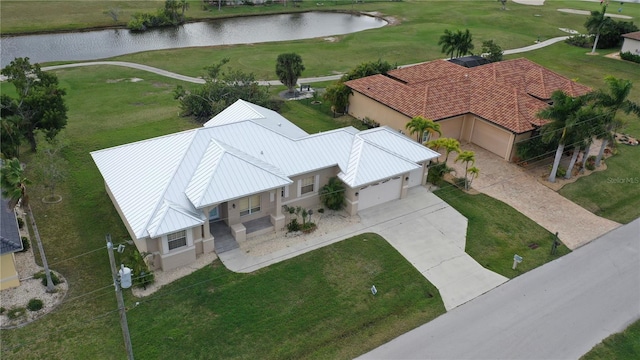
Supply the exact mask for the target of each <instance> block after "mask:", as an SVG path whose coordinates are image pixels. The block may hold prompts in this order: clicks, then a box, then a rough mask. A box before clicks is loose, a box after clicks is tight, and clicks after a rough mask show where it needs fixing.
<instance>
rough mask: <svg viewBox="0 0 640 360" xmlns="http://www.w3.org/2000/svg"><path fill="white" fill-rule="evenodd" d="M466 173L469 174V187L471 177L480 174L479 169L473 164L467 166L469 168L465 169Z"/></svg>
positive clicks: (473, 177)
mask: <svg viewBox="0 0 640 360" xmlns="http://www.w3.org/2000/svg"><path fill="white" fill-rule="evenodd" d="M467 174H469V187H471V182H472V181H473V179H475V178H477V177H478V176H480V169H478V168H477V167H475V166H472V167H470V168H469V170H467ZM467 190H469V189H468V188H467Z"/></svg>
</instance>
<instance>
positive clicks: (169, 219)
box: [147, 200, 204, 237]
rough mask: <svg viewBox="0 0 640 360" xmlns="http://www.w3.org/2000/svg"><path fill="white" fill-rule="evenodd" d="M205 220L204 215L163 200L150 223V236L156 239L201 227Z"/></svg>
mask: <svg viewBox="0 0 640 360" xmlns="http://www.w3.org/2000/svg"><path fill="white" fill-rule="evenodd" d="M203 220H204V217H203V216H202V215H198V214H197V213H193V212H192V211H189V210H188V209H185V208H183V207H181V206H179V205H177V204H174V203H172V202H170V201H167V200H163V201H162V205H161V206H160V208H159V209H158V211H157V212H156V214H155V216H154V217H153V218H152V219H151V221H150V222H149V225H148V226H147V231H148V233H149V236H151V237H156V236H160V235H163V234H168V233H172V232H176V231H180V230H183V229H188V228H190V227H194V226H197V225H200V224H202V223H203Z"/></svg>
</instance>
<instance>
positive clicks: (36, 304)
mask: <svg viewBox="0 0 640 360" xmlns="http://www.w3.org/2000/svg"><path fill="white" fill-rule="evenodd" d="M43 306H44V303H43V302H42V300H40V299H31V300H29V303H28V304H27V309H29V311H38V310H40V309H42V307H43Z"/></svg>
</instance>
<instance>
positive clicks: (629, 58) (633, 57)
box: [620, 51, 640, 63]
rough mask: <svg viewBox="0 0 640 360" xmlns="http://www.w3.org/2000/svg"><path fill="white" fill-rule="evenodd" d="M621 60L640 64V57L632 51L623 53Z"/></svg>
mask: <svg viewBox="0 0 640 360" xmlns="http://www.w3.org/2000/svg"><path fill="white" fill-rule="evenodd" d="M620 58H621V59H622V60H627V61H632V62H634V63H640V55H635V54H632V53H631V52H630V51H625V52H621V53H620Z"/></svg>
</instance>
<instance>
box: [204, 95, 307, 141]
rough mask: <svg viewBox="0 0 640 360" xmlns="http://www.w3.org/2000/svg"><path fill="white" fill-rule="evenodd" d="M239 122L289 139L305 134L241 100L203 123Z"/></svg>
mask: <svg viewBox="0 0 640 360" xmlns="http://www.w3.org/2000/svg"><path fill="white" fill-rule="evenodd" d="M240 121H252V122H254V123H256V124H259V125H262V126H264V127H266V128H269V129H271V130H273V131H275V132H277V133H279V134H282V135H285V136H287V137H290V138H294V139H297V138H301V137H304V136H307V133H306V132H305V131H304V130H302V129H300V128H299V127H297V126H296V125H295V124H293V123H292V122H291V121H289V120H287V119H285V118H283V117H282V116H280V114H278V113H277V112H275V111H273V110H270V109H267V108H263V107H261V106H258V105H255V104H252V103H250V102H248V101H244V100H242V99H240V100H238V101H236V102H235V103H233V104H231V106H229V107H228V108H226V109H224V110H222V112H220V113H219V114H218V115H216V116H214V117H213V118H212V119H211V120H209V121H207V122H206V123H204V126H205V127H210V126H217V125H225V124H233V123H237V122H240Z"/></svg>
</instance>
